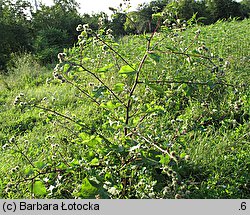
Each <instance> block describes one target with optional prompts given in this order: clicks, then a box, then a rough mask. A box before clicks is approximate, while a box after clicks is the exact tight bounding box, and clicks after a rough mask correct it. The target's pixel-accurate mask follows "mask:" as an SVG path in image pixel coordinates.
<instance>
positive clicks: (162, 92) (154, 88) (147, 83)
mask: <svg viewBox="0 0 250 215" xmlns="http://www.w3.org/2000/svg"><path fill="white" fill-rule="evenodd" d="M145 84H146V85H147V86H149V87H150V88H151V89H153V90H155V91H157V92H159V93H160V94H164V90H163V89H162V87H161V86H160V85H157V84H152V83H150V82H148V81H147V80H146V81H145Z"/></svg>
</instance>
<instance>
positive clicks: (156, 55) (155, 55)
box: [148, 53, 161, 64]
mask: <svg viewBox="0 0 250 215" xmlns="http://www.w3.org/2000/svg"><path fill="white" fill-rule="evenodd" d="M148 56H149V57H150V58H151V59H152V60H153V61H154V63H155V64H156V63H159V62H160V59H161V56H160V55H158V54H155V53H149V54H148Z"/></svg>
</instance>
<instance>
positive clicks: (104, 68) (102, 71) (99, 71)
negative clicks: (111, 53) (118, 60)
mask: <svg viewBox="0 0 250 215" xmlns="http://www.w3.org/2000/svg"><path fill="white" fill-rule="evenodd" d="M113 66H114V64H112V63H111V64H108V65H105V66H104V67H102V68H99V69H98V70H97V71H96V72H97V73H105V72H108V71H109V69H110V68H112V67H113Z"/></svg>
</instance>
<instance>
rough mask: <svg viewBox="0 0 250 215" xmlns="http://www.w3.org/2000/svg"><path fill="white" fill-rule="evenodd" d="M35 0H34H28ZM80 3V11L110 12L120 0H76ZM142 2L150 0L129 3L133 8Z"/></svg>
mask: <svg viewBox="0 0 250 215" xmlns="http://www.w3.org/2000/svg"><path fill="white" fill-rule="evenodd" d="M30 1H33V2H35V0H30ZM37 2H42V3H44V4H46V5H52V3H53V0H37ZM77 2H79V3H80V6H81V9H80V12H81V13H89V14H91V13H92V12H94V13H97V12H101V11H103V12H106V13H110V10H109V9H108V8H109V7H117V6H119V4H120V3H121V2H122V0H77ZM143 2H150V0H131V5H132V7H133V8H134V9H135V8H136V7H137V5H138V4H140V3H143Z"/></svg>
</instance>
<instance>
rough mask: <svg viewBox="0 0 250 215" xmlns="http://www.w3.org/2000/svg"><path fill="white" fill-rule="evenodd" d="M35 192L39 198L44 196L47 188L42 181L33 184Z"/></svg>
mask: <svg viewBox="0 0 250 215" xmlns="http://www.w3.org/2000/svg"><path fill="white" fill-rule="evenodd" d="M33 192H34V194H35V195H37V196H44V195H45V194H46V193H47V192H46V187H45V186H44V183H43V182H41V181H36V182H35V183H34V184H33Z"/></svg>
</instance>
